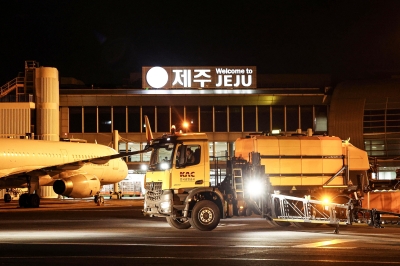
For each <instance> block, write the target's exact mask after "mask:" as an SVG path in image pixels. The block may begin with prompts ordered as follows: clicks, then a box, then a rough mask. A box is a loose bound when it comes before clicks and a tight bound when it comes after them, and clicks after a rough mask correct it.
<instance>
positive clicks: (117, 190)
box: [112, 130, 122, 199]
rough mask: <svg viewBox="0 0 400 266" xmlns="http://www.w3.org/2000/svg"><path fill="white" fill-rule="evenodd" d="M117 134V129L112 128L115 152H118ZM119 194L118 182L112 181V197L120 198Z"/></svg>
mask: <svg viewBox="0 0 400 266" xmlns="http://www.w3.org/2000/svg"><path fill="white" fill-rule="evenodd" d="M118 143H119V135H118V130H114V131H113V145H114V150H116V151H117V152H119V145H118ZM121 196H122V195H121V194H120V193H119V186H118V183H114V193H113V195H112V198H114V197H115V198H117V199H120V198H121Z"/></svg>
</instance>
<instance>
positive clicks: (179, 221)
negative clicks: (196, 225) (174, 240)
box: [166, 216, 192, 229]
mask: <svg viewBox="0 0 400 266" xmlns="http://www.w3.org/2000/svg"><path fill="white" fill-rule="evenodd" d="M166 219H167V222H168V224H169V225H170V226H171V227H173V228H176V229H189V228H190V227H191V226H192V225H191V224H190V223H189V220H188V219H186V220H185V219H183V218H173V217H171V216H168V217H166Z"/></svg>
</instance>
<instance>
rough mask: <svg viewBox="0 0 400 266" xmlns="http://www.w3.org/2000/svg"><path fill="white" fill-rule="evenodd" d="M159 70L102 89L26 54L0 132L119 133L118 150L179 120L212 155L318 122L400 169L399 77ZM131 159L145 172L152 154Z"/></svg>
mask: <svg viewBox="0 0 400 266" xmlns="http://www.w3.org/2000/svg"><path fill="white" fill-rule="evenodd" d="M152 69H154V68H152V67H143V73H142V74H141V75H137V74H136V75H135V74H132V78H131V80H130V84H131V85H129V86H126V85H125V86H123V87H121V88H94V87H86V86H83V85H82V83H80V82H77V81H76V80H75V79H73V78H62V77H61V78H60V77H59V74H58V71H57V69H56V68H54V67H40V66H39V65H38V63H37V62H33V61H27V62H25V72H24V73H23V74H20V75H18V77H17V78H16V79H14V80H12V81H10V82H8V83H6V84H5V85H3V86H2V87H1V91H0V136H1V137H20V136H27V135H28V136H29V137H35V138H39V139H46V140H54V141H58V140H59V139H60V138H62V139H69V140H71V139H84V140H86V141H87V142H97V143H99V144H104V145H110V146H111V145H112V143H113V140H112V136H113V131H115V130H118V134H119V136H120V140H119V147H118V149H119V150H120V151H135V150H140V149H142V148H143V147H144V145H145V142H146V139H145V133H144V132H145V128H144V120H143V116H144V115H147V116H148V117H149V120H150V124H151V128H152V131H153V134H154V136H155V137H156V136H159V135H162V134H163V133H165V132H169V131H170V128H171V126H172V125H175V126H176V128H177V130H182V131H183V132H205V133H207V135H208V137H209V140H210V146H209V151H210V155H215V156H224V155H228V156H230V155H233V151H234V148H235V147H234V142H235V140H236V139H237V138H238V137H244V136H246V135H249V134H253V133H263V134H272V132H273V130H274V132H275V130H277V131H278V132H279V134H282V135H291V134H299V133H306V132H307V130H309V129H311V130H312V132H313V134H317V135H323V134H327V135H331V136H338V137H340V138H342V139H349V138H350V142H351V143H352V144H354V145H355V146H357V147H359V148H361V149H365V150H366V151H367V152H368V154H369V155H370V156H371V160H375V162H378V164H379V178H380V179H393V178H395V170H396V169H398V168H400V95H399V93H398V92H399V91H400V78H396V77H390V78H385V79H377V80H361V81H346V82H341V83H339V84H334V82H333V81H332V80H331V78H330V76H329V75H266V74H259V73H257V69H256V67H248V66H245V67H236V66H235V67H164V68H163V69H164V72H163V74H164V78H165V75H166V76H167V77H169V79H168V78H165V79H166V80H165V82H164V81H163V78H161V81H160V79H159V80H158V81H159V82H161V83H160V84H155V83H152V82H151V81H150V80H149V76H150V75H151V71H152ZM196 71H197V72H196ZM232 71H238V72H232ZM240 71H243V72H240ZM250 71H251V73H249V72H250ZM149 73H150V74H149ZM172 77H173V78H172ZM149 82H150V83H151V84H149ZM132 84H133V85H132ZM184 122H187V123H188V125H185V124H184ZM126 160H127V163H128V167H129V169H130V170H131V173H132V174H137V175H140V174H141V173H142V172H143V170H141V169H142V168H141V166H142V165H143V164H146V162H148V160H149V154H141V155H134V156H130V157H129V158H127V159H126ZM135 182H136V183H137V182H139V181H135ZM129 185H131V184H129V182H127V184H126V186H129ZM124 186H125V185H124ZM136 186H137V184H136Z"/></svg>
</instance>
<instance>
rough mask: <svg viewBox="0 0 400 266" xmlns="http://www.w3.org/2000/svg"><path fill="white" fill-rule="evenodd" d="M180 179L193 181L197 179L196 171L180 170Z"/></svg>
mask: <svg viewBox="0 0 400 266" xmlns="http://www.w3.org/2000/svg"><path fill="white" fill-rule="evenodd" d="M179 177H180V178H179V179H180V181H181V182H193V181H194V180H195V177H196V176H195V172H180V173H179Z"/></svg>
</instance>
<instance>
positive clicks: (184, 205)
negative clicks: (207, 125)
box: [143, 132, 224, 230]
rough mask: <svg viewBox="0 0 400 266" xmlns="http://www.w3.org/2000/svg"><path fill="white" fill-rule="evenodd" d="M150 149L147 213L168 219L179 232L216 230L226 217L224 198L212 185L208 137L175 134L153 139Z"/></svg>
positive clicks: (198, 134)
mask: <svg viewBox="0 0 400 266" xmlns="http://www.w3.org/2000/svg"><path fill="white" fill-rule="evenodd" d="M149 148H150V149H151V150H152V153H151V157H150V163H149V167H148V170H147V172H146V176H145V189H146V194H145V200H144V209H143V213H144V214H145V215H149V216H157V217H166V219H167V221H168V223H169V224H170V225H171V226H172V227H175V228H178V229H187V228H189V227H191V226H194V227H196V228H197V229H200V230H212V229H213V228H215V227H216V226H217V225H218V223H219V218H220V217H223V216H224V214H223V211H221V210H223V201H224V196H223V195H222V193H221V192H220V191H219V190H218V189H217V188H215V187H211V184H210V161H209V160H210V159H209V152H208V139H207V135H206V134H204V133H189V134H185V133H175V132H172V133H171V134H165V135H163V136H162V137H160V138H156V139H153V140H152V141H151V142H150V144H149ZM200 201H204V202H202V203H201V204H200V205H202V206H203V207H198V204H197V203H198V202H200ZM195 206H197V207H196V208H195ZM210 206H211V207H210Z"/></svg>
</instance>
